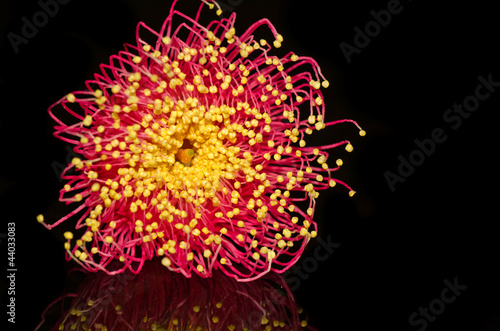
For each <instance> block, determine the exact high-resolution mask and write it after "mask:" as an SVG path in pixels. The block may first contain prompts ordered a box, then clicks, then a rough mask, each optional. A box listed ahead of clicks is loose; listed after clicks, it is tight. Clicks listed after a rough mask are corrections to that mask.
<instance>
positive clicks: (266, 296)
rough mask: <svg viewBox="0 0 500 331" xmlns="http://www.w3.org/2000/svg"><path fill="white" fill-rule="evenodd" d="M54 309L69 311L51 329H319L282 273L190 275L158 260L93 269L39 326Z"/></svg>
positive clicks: (70, 275) (43, 324) (61, 298)
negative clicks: (135, 267)
mask: <svg viewBox="0 0 500 331" xmlns="http://www.w3.org/2000/svg"><path fill="white" fill-rule="evenodd" d="M114 263H116V261H115V262H114ZM76 276H77V274H75V271H72V273H70V274H69V275H68V277H69V278H70V279H71V278H76ZM70 298H71V299H70ZM59 306H61V307H64V309H65V310H66V311H64V312H63V310H62V309H58V308H60V307H59ZM49 311H51V312H56V311H59V313H61V312H63V313H62V314H60V315H56V316H57V318H58V320H57V321H56V322H52V323H53V325H51V326H52V328H51V330H102V331H104V330H157V331H160V330H164V331H166V330H213V331H217V330H220V331H222V330H224V331H227V330H315V329H314V328H312V327H311V326H309V325H308V321H307V315H306V314H304V311H303V309H301V308H300V307H298V306H297V304H296V302H295V300H294V297H293V294H292V292H291V291H290V288H289V287H288V285H287V284H286V282H285V281H284V280H283V278H282V277H281V276H279V275H277V274H273V273H270V274H267V275H265V276H263V277H261V278H259V279H258V280H256V281H254V282H238V281H236V280H235V279H229V278H228V277H226V276H225V275H224V274H222V272H221V271H219V270H214V277H213V278H202V277H200V276H198V275H193V277H191V278H186V277H184V276H183V275H181V274H179V273H174V272H171V271H169V270H165V269H164V268H163V267H162V265H161V264H160V263H157V261H154V260H153V261H147V262H146V263H145V264H144V268H143V270H142V272H140V273H139V274H138V275H134V274H133V273H132V272H131V271H130V270H125V271H124V272H123V273H121V274H119V275H114V276H109V275H107V274H105V273H102V272H101V273H98V274H93V273H92V274H88V275H87V277H86V278H85V280H84V281H83V282H82V283H81V284H79V286H78V290H77V292H76V293H64V294H63V295H62V296H61V297H60V298H58V299H57V300H55V301H54V302H53V303H52V304H50V305H49V306H48V307H47V308H46V310H45V313H44V314H43V315H42V321H41V323H40V324H39V326H38V328H37V329H36V330H38V329H39V328H41V327H42V326H43V327H45V328H47V327H48V326H49V325H48V324H49V323H50V322H49V321H48V320H47V321H46V320H45V318H46V316H47V317H49V314H47V312H49Z"/></svg>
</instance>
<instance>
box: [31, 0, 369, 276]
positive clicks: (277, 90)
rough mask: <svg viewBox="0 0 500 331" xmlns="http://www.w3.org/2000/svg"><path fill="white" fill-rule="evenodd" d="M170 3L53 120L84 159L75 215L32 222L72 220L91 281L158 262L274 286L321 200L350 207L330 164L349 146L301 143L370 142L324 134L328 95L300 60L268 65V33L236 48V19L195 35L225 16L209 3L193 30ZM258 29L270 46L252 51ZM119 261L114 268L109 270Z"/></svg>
mask: <svg viewBox="0 0 500 331" xmlns="http://www.w3.org/2000/svg"><path fill="white" fill-rule="evenodd" d="M175 3H176V1H174V4H173V5H172V8H171V11H170V14H169V15H168V17H167V19H166V20H165V22H164V24H163V26H162V28H161V30H160V31H158V32H156V31H154V30H152V29H151V28H149V27H148V26H146V25H145V24H144V23H142V22H141V23H139V25H138V26H137V34H136V38H137V45H125V50H123V51H121V52H119V53H118V55H112V56H111V57H110V62H109V64H101V66H100V68H101V72H100V73H97V74H95V77H94V79H93V80H89V81H87V82H86V86H87V90H86V91H76V92H73V93H70V94H68V95H67V96H65V97H64V98H62V99H61V100H59V101H58V102H56V103H55V104H54V105H52V106H51V107H50V109H49V113H50V115H51V117H52V118H53V119H54V120H55V121H56V122H57V125H56V126H55V136H56V137H58V138H60V139H61V140H63V141H65V142H67V143H70V144H72V145H74V150H75V151H76V152H77V153H79V154H80V155H81V156H82V157H81V158H75V159H73V160H72V163H71V164H69V165H68V167H67V168H66V169H65V171H64V172H63V175H62V178H63V179H65V180H67V184H66V185H65V186H64V189H62V190H61V194H60V200H61V201H63V202H66V203H67V204H69V203H78V204H79V206H78V207H77V208H76V209H75V210H74V211H73V212H72V213H70V214H69V215H67V216H65V217H63V218H61V219H60V220H58V221H57V222H55V223H54V224H52V225H49V224H47V223H45V222H44V219H43V216H42V215H39V217H38V221H39V222H40V223H42V224H43V225H44V226H45V227H47V228H48V229H52V228H53V227H55V226H57V225H58V224H60V223H62V222H65V221H67V220H69V219H75V220H77V222H76V224H75V229H76V230H78V231H77V232H78V236H77V235H76V234H73V233H72V232H66V233H65V234H64V236H65V238H66V240H67V241H66V243H65V249H66V252H67V257H68V259H71V258H73V259H74V260H75V261H76V262H78V263H79V264H80V265H82V266H83V267H84V268H86V269H87V270H89V271H98V270H103V271H105V272H106V273H108V274H116V273H120V272H123V271H124V270H126V269H130V270H131V271H132V272H134V273H137V272H139V271H140V269H141V268H142V265H143V263H144V262H145V261H146V260H150V259H152V258H153V257H155V256H160V257H163V258H162V260H161V261H162V264H163V265H164V266H165V267H166V268H168V269H169V270H171V271H174V272H180V273H182V274H184V275H185V276H186V277H190V276H191V274H192V273H193V272H194V273H196V274H198V275H199V276H201V277H210V276H211V275H212V270H213V269H214V268H215V269H220V270H221V271H222V272H223V273H224V274H226V275H228V276H230V277H234V278H236V279H238V280H240V281H249V280H252V279H255V278H258V277H260V276H262V275H264V274H265V273H267V272H269V271H273V272H277V273H282V272H284V271H285V270H287V269H288V268H290V267H291V266H292V265H293V264H294V263H295V262H297V260H298V259H299V258H300V256H301V254H302V252H303V250H304V247H305V246H306V244H307V243H308V241H309V240H310V238H314V237H315V236H316V235H317V225H316V223H315V222H314V220H313V217H314V209H315V199H316V198H317V197H318V195H319V191H320V190H324V189H326V188H329V187H333V186H335V185H336V184H341V186H344V187H345V188H346V189H347V192H348V193H349V195H350V196H352V195H353V194H354V191H353V190H352V189H351V188H350V187H349V186H348V185H347V184H345V183H344V182H342V181H340V180H338V179H335V178H332V173H333V172H334V171H336V170H337V169H338V168H339V167H340V166H341V165H342V160H341V159H337V160H336V161H334V162H333V166H332V165H331V164H330V162H329V161H330V160H329V159H328V156H329V154H328V153H327V150H329V149H332V148H335V147H340V146H343V147H344V148H345V149H346V150H347V151H348V152H350V151H352V149H353V147H352V145H351V144H350V142H349V141H347V140H345V141H340V142H336V143H328V144H325V145H322V146H308V145H307V144H306V136H307V135H310V134H312V133H313V132H314V131H320V130H322V129H324V128H325V127H328V126H332V125H336V124H340V123H344V122H350V123H353V124H354V125H355V126H356V127H357V128H358V129H359V130H360V131H359V134H360V135H361V136H364V135H365V131H363V130H362V129H361V128H360V127H359V126H358V124H357V123H356V122H354V121H352V120H348V119H344V120H338V121H333V122H325V121H324V119H325V105H324V99H323V95H322V91H321V90H322V89H323V88H327V87H328V85H329V83H328V81H327V80H326V79H325V78H324V77H323V75H322V74H321V71H320V68H319V66H318V64H317V63H316V62H315V61H314V60H313V59H311V58H309V57H304V56H299V55H296V54H294V53H293V52H290V53H288V54H286V55H284V56H283V57H277V56H273V55H272V54H271V51H272V50H273V48H280V47H281V44H282V42H283V37H282V36H281V35H280V34H278V33H277V31H276V29H275V28H274V27H273V25H272V24H271V23H270V22H269V21H268V20H267V19H261V20H259V21H257V22H256V23H254V24H253V25H251V26H250V28H249V29H248V30H247V31H245V32H244V33H243V34H241V35H239V36H238V35H237V34H236V31H235V28H234V22H235V19H236V15H235V14H234V13H233V14H232V15H231V16H230V17H229V18H222V19H220V20H214V21H212V22H211V23H209V24H208V25H207V26H203V25H201V24H200V23H199V22H198V20H199V17H200V15H201V12H202V8H203V7H205V6H208V7H209V8H211V9H215V10H216V11H217V14H218V15H220V14H221V9H220V8H218V7H217V4H216V3H215V2H212V1H203V3H202V4H201V5H200V8H199V10H198V12H197V14H196V17H195V18H194V19H193V18H190V17H189V16H186V15H185V14H183V13H180V12H178V11H177V10H175V8H174V7H175ZM174 18H175V19H176V20H178V19H181V20H182V23H180V24H179V25H176V26H174V25H173V24H172V21H173V20H174ZM258 28H267V29H268V30H269V31H270V32H271V34H272V36H273V38H274V40H272V42H267V41H266V40H264V39H257V37H256V36H254V33H255V32H256V30H257V29H258ZM146 40H150V43H148V42H147V41H146ZM299 106H300V111H299ZM56 113H57V115H56ZM68 115H70V116H68ZM68 117H69V118H74V119H76V120H74V121H73V123H68V120H66V118H68ZM63 118H64V119H65V120H64V121H63V120H62V119H63ZM299 205H300V206H299ZM75 233H76V232H75ZM114 260H119V261H121V262H123V264H122V267H120V268H108V266H109V264H110V263H111V262H112V261H114ZM110 269H111V270H110Z"/></svg>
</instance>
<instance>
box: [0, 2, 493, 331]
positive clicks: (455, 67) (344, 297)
mask: <svg viewBox="0 0 500 331" xmlns="http://www.w3.org/2000/svg"><path fill="white" fill-rule="evenodd" d="M170 3H171V1H159V0H158V1H156V0H144V1H138V0H137V1H132V0H109V1H96V0H87V1H80V0H73V1H70V2H69V3H68V4H65V5H60V8H59V11H58V13H57V15H55V16H54V17H53V18H50V19H49V21H48V24H46V25H45V26H43V27H41V28H40V29H39V31H38V33H37V35H36V36H34V37H33V38H30V39H29V42H28V43H27V44H22V45H20V46H19V51H18V52H17V53H15V52H14V50H13V47H12V45H11V43H10V41H9V40H8V39H7V37H6V36H7V34H8V33H9V32H13V33H16V34H21V28H22V25H23V21H22V17H23V16H25V17H27V18H28V19H29V20H30V21H31V18H32V15H33V14H35V13H36V12H37V11H39V10H40V7H39V5H38V4H37V2H36V1H23V2H15V1H5V0H4V1H2V4H1V7H2V8H1V9H0V12H1V14H0V15H1V16H0V17H1V26H0V29H1V32H2V33H1V34H2V38H3V39H1V41H0V42H1V44H0V46H1V54H0V55H1V61H2V62H1V63H2V66H1V70H0V93H1V99H0V102H1V104H0V109H1V116H0V142H1V145H0V146H1V147H0V157H1V162H0V187H1V189H0V193H1V198H0V204H1V206H0V207H1V208H0V210H1V216H0V218H1V224H2V228H1V230H0V233H6V232H7V225H6V224H7V223H8V222H15V224H16V247H17V250H16V266H17V270H18V271H17V278H16V321H17V323H16V326H15V328H14V329H15V330H31V329H33V328H34V327H35V325H36V324H38V322H39V320H40V314H41V312H42V310H43V309H44V308H45V307H46V306H47V305H48V304H49V303H50V302H51V301H52V300H54V299H55V298H57V297H58V296H59V295H60V294H61V293H62V291H63V288H64V283H65V270H66V269H68V268H69V266H68V263H66V262H65V261H64V252H63V249H62V242H63V241H62V236H61V233H62V232H63V231H64V230H65V226H61V228H60V229H58V230H53V231H47V230H45V228H43V227H42V226H41V225H39V224H38V223H37V222H36V220H35V217H36V215H37V214H39V213H43V214H44V215H45V217H46V219H48V222H50V220H55V219H58V218H59V217H61V216H63V215H65V214H66V213H67V212H68V211H69V210H70V209H68V208H67V207H65V206H64V205H63V204H62V203H59V202H57V197H58V190H59V189H60V187H61V186H62V185H63V184H62V183H61V182H60V181H59V179H58V177H57V176H56V174H55V172H54V169H53V165H54V164H64V163H65V162H66V161H67V160H66V158H67V151H66V150H65V144H64V143H62V142H60V141H58V140H57V139H55V138H53V137H52V132H53V129H52V127H53V125H54V123H53V122H52V120H51V119H50V118H49V116H48V114H47V111H46V110H47V108H48V107H49V106H50V104H52V103H53V102H55V101H57V100H58V99H59V98H61V97H62V96H64V95H65V94H67V93H69V92H71V91H74V90H78V89H82V88H84V85H83V84H84V81H85V80H86V79H90V78H92V74H93V73H94V72H96V71H97V70H98V65H99V63H102V62H107V61H108V57H109V55H111V54H114V53H117V52H118V51H119V50H120V49H122V45H123V43H125V42H133V41H134V36H135V26H136V24H137V22H139V21H144V22H145V23H147V24H148V25H149V26H151V27H153V28H155V29H158V28H159V27H160V26H161V23H162V21H163V19H164V18H165V17H166V15H167V14H168V10H169V8H170ZM197 3H198V2H197V1H195V0H181V1H180V3H179V5H178V8H179V9H181V10H182V11H184V12H185V13H187V14H190V15H193V13H194V12H195V10H196V8H197ZM226 3H228V4H230V3H233V4H235V3H239V4H238V5H237V6H234V7H235V8H234V10H235V11H236V12H237V15H238V18H237V33H238V31H239V33H242V32H243V31H244V29H245V28H246V27H248V26H249V25H250V24H251V23H253V22H254V21H256V20H258V19H260V18H263V17H267V18H269V19H270V20H271V21H272V22H273V24H274V25H275V26H276V28H277V29H278V31H279V32H280V33H281V34H282V35H283V37H284V39H285V40H284V43H283V48H284V49H287V50H293V51H295V52H296V53H297V54H299V55H309V56H312V57H314V58H315V59H316V60H317V61H318V63H319V64H320V66H321V68H322V71H323V73H324V74H325V76H326V77H327V79H329V81H330V83H331V85H330V87H329V88H328V89H327V90H325V92H324V93H325V100H326V104H327V112H328V114H327V119H329V120H334V119H340V118H352V119H355V120H356V121H358V122H359V123H360V125H361V126H362V127H363V129H365V130H366V131H367V135H366V137H363V138H362V137H359V136H358V134H357V130H356V129H355V128H353V127H350V126H349V125H342V126H339V127H338V128H335V129H331V130H328V131H326V132H327V133H325V134H327V135H329V136H330V135H331V137H329V138H328V137H326V138H325V137H322V138H321V139H332V140H333V139H345V138H348V139H351V141H352V143H353V145H354V151H353V152H352V153H350V154H348V155H347V153H346V152H344V151H343V150H339V151H334V152H333V155H334V156H338V157H342V158H343V160H344V166H343V168H342V169H341V170H340V171H339V172H338V173H337V174H336V177H337V178H339V179H341V180H344V181H346V182H347V183H349V184H350V185H352V186H353V187H354V189H355V190H356V191H357V194H356V195H355V196H354V197H353V198H349V197H348V196H347V191H345V190H344V189H342V188H339V187H337V188H334V189H331V190H330V191H327V192H325V193H322V194H321V195H320V197H319V199H318V207H317V208H318V209H317V211H318V213H317V214H318V218H317V221H318V223H319V227H320V232H319V236H320V237H321V238H323V239H326V238H327V237H328V236H330V238H331V239H332V241H334V242H336V243H340V247H339V248H337V249H336V250H335V252H334V253H333V254H332V255H331V256H330V257H329V258H328V260H326V261H324V262H320V263H319V264H318V268H317V270H315V271H314V272H311V273H310V274H308V278H307V279H303V280H301V283H300V286H298V288H297V289H296V291H295V293H296V296H297V301H298V302H299V303H300V304H301V305H302V306H303V307H304V308H305V310H306V311H307V312H308V314H309V320H310V323H311V324H312V325H315V326H316V327H317V328H318V329H320V330H366V329H369V330H373V329H380V330H399V331H402V330H419V328H418V327H415V326H411V325H410V324H409V321H408V319H409V317H410V315H411V314H412V313H414V312H416V311H418V309H419V307H428V305H429V303H430V302H431V301H432V300H434V299H438V298H439V297H440V293H441V290H442V289H443V288H444V287H445V285H444V283H443V281H444V280H445V279H447V280H449V281H453V279H454V278H457V279H458V282H459V283H460V284H463V285H466V286H467V288H466V289H465V290H463V291H462V293H461V295H460V296H459V297H457V299H456V300H455V301H454V302H453V303H449V304H446V305H445V309H444V311H443V312H442V313H441V314H440V315H439V316H437V317H436V319H435V321H434V322H432V323H429V324H428V326H427V328H426V330H429V331H434V330H472V331H476V330H477V331H492V330H500V301H499V294H500V284H499V275H500V272H499V271H498V268H497V265H498V261H499V258H498V256H499V253H500V245H499V241H498V232H497V228H498V227H497V226H496V223H498V221H499V217H498V214H497V205H496V203H498V202H497V198H498V191H497V188H498V176H497V173H496V171H495V170H497V155H496V154H497V150H498V148H497V142H498V137H497V133H496V127H497V123H496V119H497V118H498V116H497V113H498V105H499V98H500V96H499V95H498V94H499V93H500V91H496V92H495V93H492V94H491V96H490V97H489V98H488V99H487V100H485V101H481V103H480V105H479V108H478V109H477V110H476V111H475V112H474V113H471V116H470V117H469V118H467V119H464V120H463V122H462V123H461V125H460V126H459V127H458V128H457V129H456V130H453V129H452V128H451V126H450V125H449V124H448V123H445V121H444V120H443V115H444V113H445V112H446V110H447V109H449V108H450V107H452V106H453V104H454V103H462V102H463V100H464V98H466V97H468V96H470V95H473V94H474V91H475V89H476V86H477V85H478V84H479V81H478V78H477V77H478V76H480V75H481V76H483V77H485V78H486V77H488V75H490V74H491V75H492V77H493V80H494V81H498V82H500V71H499V66H498V59H499V55H500V51H499V47H498V34H499V32H500V20H499V19H498V15H497V11H496V10H495V9H494V8H495V7H494V6H493V2H488V1H474V2H472V1H468V2H451V1H449V2H441V1H440V2H439V4H437V3H436V2H434V1H423V0H420V1H418V0H414V1H409V0H407V1H401V3H400V7H401V8H402V10H401V12H400V13H398V14H396V15H392V17H391V21H390V23H389V24H388V25H387V26H386V27H383V28H381V30H380V32H379V33H378V34H376V35H375V36H373V37H371V38H370V39H371V40H370V42H369V44H368V45H367V46H366V47H364V48H362V49H360V52H359V54H353V55H352V57H351V62H350V63H348V62H347V61H346V58H345V56H344V54H343V53H342V51H341V48H340V47H339V45H340V44H341V43H342V42H346V43H349V44H351V45H353V44H354V37H355V31H354V28H355V27H356V26H357V27H359V28H360V29H364V28H365V25H366V24H367V23H368V22H370V21H373V20H374V19H373V17H372V15H371V14H370V11H372V10H374V11H376V12H378V11H380V10H382V9H386V8H387V5H388V3H389V1H378V0H377V1H331V2H326V1H313V0H309V1H284V0H243V1H232V2H231V1H226ZM228 13H229V12H226V14H228ZM208 15H212V14H211V13H209V14H208ZM210 17H212V16H210ZM436 128H441V129H442V130H443V131H444V132H445V134H446V137H447V139H446V141H444V142H443V143H439V144H436V148H435V151H434V152H433V153H432V154H431V155H429V156H426V158H425V160H424V161H423V163H422V164H421V165H419V166H417V167H415V169H414V171H413V173H412V174H411V175H410V176H408V177H407V178H405V179H404V182H399V183H396V184H395V186H394V188H395V190H394V192H392V191H391V189H390V187H389V185H388V183H387V181H386V178H385V177H384V173H386V172H387V171H390V172H392V173H394V174H397V173H398V165H399V163H400V160H399V159H398V157H399V156H402V157H403V158H406V159H408V156H409V155H410V154H411V153H412V152H413V151H414V150H416V149H417V146H416V145H415V143H414V140H415V139H419V140H423V139H427V138H430V137H431V132H432V131H433V130H434V129H436ZM316 245H317V242H315V241H312V242H311V244H310V246H309V248H308V250H307V251H306V252H305V253H304V254H305V255H304V257H305V258H307V257H308V256H312V255H313V252H314V249H315V248H316ZM2 251H3V252H6V248H4V246H2ZM1 256H2V257H3V258H4V261H5V262H1V264H2V266H3V267H2V269H6V267H5V265H6V262H7V258H6V254H4V253H2V255H1ZM300 263H301V262H299V265H300ZM2 278H3V279H2V281H4V280H5V278H4V277H2ZM5 294H6V290H5V289H4V288H2V294H1V295H2V297H5ZM2 307H4V308H2V311H3V310H6V309H5V306H4V305H2ZM0 316H1V320H2V322H0V323H3V322H4V321H6V319H7V315H5V314H4V313H3V312H2V313H1V315H0ZM422 330H423V329H422Z"/></svg>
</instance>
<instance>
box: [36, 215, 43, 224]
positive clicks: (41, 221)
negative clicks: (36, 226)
mask: <svg viewBox="0 0 500 331" xmlns="http://www.w3.org/2000/svg"><path fill="white" fill-rule="evenodd" d="M36 220H37V222H38V223H43V221H44V217H43V215H42V214H40V215H37V217H36Z"/></svg>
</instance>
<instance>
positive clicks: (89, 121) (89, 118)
mask: <svg viewBox="0 0 500 331" xmlns="http://www.w3.org/2000/svg"><path fill="white" fill-rule="evenodd" d="M91 124H92V116H90V115H87V116H85V118H84V119H83V125H85V126H90V125H91Z"/></svg>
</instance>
